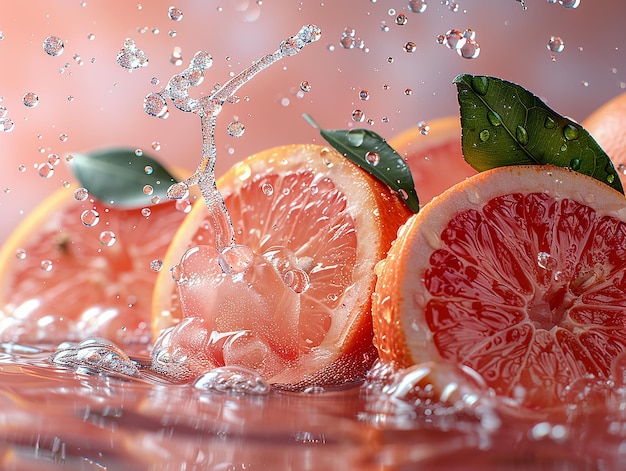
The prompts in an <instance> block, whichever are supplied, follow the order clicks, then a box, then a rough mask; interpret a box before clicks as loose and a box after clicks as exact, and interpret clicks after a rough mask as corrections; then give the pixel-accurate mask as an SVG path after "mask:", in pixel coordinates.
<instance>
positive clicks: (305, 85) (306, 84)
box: [300, 80, 311, 92]
mask: <svg viewBox="0 0 626 471" xmlns="http://www.w3.org/2000/svg"><path fill="white" fill-rule="evenodd" d="M300 90H302V91H303V92H310V91H311V84H310V83H309V82H308V81H306V80H303V81H302V82H300Z"/></svg>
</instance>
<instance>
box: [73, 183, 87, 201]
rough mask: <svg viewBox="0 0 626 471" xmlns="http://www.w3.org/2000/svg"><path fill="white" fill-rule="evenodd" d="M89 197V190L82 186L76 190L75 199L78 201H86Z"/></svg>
mask: <svg viewBox="0 0 626 471" xmlns="http://www.w3.org/2000/svg"><path fill="white" fill-rule="evenodd" d="M88 197H89V192H88V191H87V188H83V187H82V186H81V187H80V188H76V189H75V190H74V199H75V200H76V201H85V200H86V199H87V198H88Z"/></svg>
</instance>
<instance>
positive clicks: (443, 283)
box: [373, 166, 626, 409]
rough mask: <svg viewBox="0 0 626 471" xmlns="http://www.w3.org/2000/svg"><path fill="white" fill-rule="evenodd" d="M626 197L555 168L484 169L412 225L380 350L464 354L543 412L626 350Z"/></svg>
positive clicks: (382, 302) (401, 250) (423, 358)
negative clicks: (625, 307)
mask: <svg viewBox="0 0 626 471" xmlns="http://www.w3.org/2000/svg"><path fill="white" fill-rule="evenodd" d="M625 248H626V199H625V198H624V196H623V195H621V194H620V193H618V192H616V191H615V190H613V189H611V188H610V187H608V186H607V185H605V184H603V183H601V182H598V181H597V180H595V179H593V178H590V177H587V176H585V175H582V174H580V173H577V172H574V171H571V170H567V169H562V168H556V167H551V166H513V167H503V168H498V169H494V170H489V171H485V172H483V173H481V174H478V175H476V176H474V177H471V178H469V179H467V180H465V181H463V182H461V183H459V184H457V185H456V186H454V187H453V188H451V189H450V190H448V191H446V192H444V193H443V194H442V195H441V196H439V197H437V198H435V199H434V200H433V201H432V202H431V203H430V204H429V205H427V206H425V207H424V209H423V211H421V212H420V213H419V214H417V215H415V216H413V217H412V218H411V219H410V220H409V222H408V223H407V224H406V225H405V226H404V227H403V228H402V229H401V230H400V232H399V237H398V239H397V240H396V242H395V243H394V245H393V247H392V249H391V250H390V251H389V254H388V256H387V258H386V259H385V261H384V262H382V263H381V265H379V266H378V267H377V272H378V273H379V275H380V276H379V279H378V282H377V285H376V291H375V295H374V304H373V317H374V330H375V343H376V346H377V348H378V351H379V354H380V357H381V359H382V360H384V361H386V362H391V363H394V364H395V365H397V366H398V367H400V368H402V367H407V366H409V365H412V364H418V363H422V362H427V361H451V362H455V363H457V364H462V365H466V366H469V367H471V368H473V369H474V370H476V371H477V372H478V373H479V374H480V375H481V376H482V377H483V378H484V379H485V381H486V382H487V384H488V385H489V386H490V387H492V388H493V389H494V390H495V391H496V393H497V394H499V395H500V396H505V397H509V398H511V399H514V400H515V401H519V402H520V403H521V404H523V405H524V406H527V407H529V408H534V409H543V408H548V407H555V406H559V405H563V404H564V403H566V402H567V397H568V390H569V389H570V388H571V387H572V386H573V385H574V384H575V383H576V382H577V381H579V380H581V379H582V380H583V381H584V380H585V379H590V378H596V379H600V380H602V379H605V380H608V379H610V378H611V376H612V374H613V368H614V366H615V365H616V362H618V359H619V358H620V357H622V356H623V355H624V354H626V314H625V313H626V311H625V310H624V306H626V277H625V276H624V274H625V273H626V249H625Z"/></svg>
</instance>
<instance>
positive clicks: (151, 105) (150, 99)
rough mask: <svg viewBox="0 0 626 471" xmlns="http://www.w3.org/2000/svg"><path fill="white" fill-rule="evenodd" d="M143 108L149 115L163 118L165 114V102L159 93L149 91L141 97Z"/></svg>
mask: <svg viewBox="0 0 626 471" xmlns="http://www.w3.org/2000/svg"><path fill="white" fill-rule="evenodd" d="M143 109H144V111H145V112H146V113H148V114H149V115H150V116H156V117H157V118H163V117H164V116H166V115H167V102H166V101H165V98H164V97H163V96H162V95H161V94H160V93H149V94H148V95H146V97H145V98H144V99H143Z"/></svg>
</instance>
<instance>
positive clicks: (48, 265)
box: [39, 260, 54, 271]
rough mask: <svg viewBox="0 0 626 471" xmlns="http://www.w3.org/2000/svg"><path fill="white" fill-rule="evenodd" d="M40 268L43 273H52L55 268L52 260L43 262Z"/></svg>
mask: <svg viewBox="0 0 626 471" xmlns="http://www.w3.org/2000/svg"><path fill="white" fill-rule="evenodd" d="M39 267H40V268H41V269H42V270H43V271H52V268H54V266H53V263H52V260H42V261H41V263H40V264H39Z"/></svg>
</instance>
